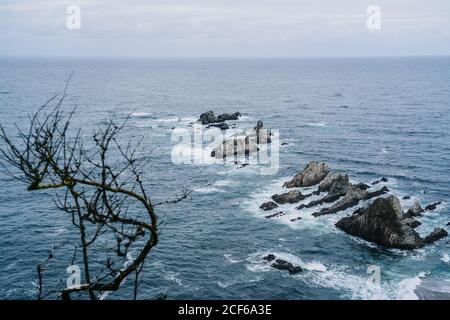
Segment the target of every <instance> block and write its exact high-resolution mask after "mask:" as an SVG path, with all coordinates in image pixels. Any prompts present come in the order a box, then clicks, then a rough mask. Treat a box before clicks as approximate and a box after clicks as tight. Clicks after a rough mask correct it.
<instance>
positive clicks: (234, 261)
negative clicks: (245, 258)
mask: <svg viewBox="0 0 450 320" xmlns="http://www.w3.org/2000/svg"><path fill="white" fill-rule="evenodd" d="M223 256H224V257H225V259H226V260H227V261H228V262H229V263H232V264H234V263H238V262H242V260H236V259H234V258H233V255H232V254H231V253H226V254H224V255H223Z"/></svg>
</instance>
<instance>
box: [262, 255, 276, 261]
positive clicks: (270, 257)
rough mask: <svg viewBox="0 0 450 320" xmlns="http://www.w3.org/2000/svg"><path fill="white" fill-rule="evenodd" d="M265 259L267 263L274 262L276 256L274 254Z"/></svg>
mask: <svg viewBox="0 0 450 320" xmlns="http://www.w3.org/2000/svg"><path fill="white" fill-rule="evenodd" d="M263 259H264V260H266V261H273V260H275V256H274V255H273V254H268V255H267V256H265V257H264V258H263Z"/></svg>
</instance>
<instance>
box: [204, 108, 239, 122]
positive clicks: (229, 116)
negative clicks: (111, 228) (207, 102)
mask: <svg viewBox="0 0 450 320" xmlns="http://www.w3.org/2000/svg"><path fill="white" fill-rule="evenodd" d="M240 116H241V114H240V113H239V112H235V113H224V114H221V115H219V116H217V117H216V116H215V115H214V112H213V111H208V112H205V113H202V114H201V115H200V119H199V121H200V122H201V123H202V124H204V125H206V124H212V123H221V122H225V121H228V120H238V119H239V117H240Z"/></svg>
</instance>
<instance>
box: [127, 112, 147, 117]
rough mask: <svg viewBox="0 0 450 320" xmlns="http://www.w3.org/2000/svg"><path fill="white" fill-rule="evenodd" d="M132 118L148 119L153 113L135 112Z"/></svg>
mask: <svg viewBox="0 0 450 320" xmlns="http://www.w3.org/2000/svg"><path fill="white" fill-rule="evenodd" d="M131 116H132V117H136V118H147V117H151V116H152V113H150V112H133V113H131Z"/></svg>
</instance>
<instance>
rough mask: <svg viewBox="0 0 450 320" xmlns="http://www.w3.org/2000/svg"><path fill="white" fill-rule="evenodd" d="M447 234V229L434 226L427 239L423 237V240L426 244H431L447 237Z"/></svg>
mask: <svg viewBox="0 0 450 320" xmlns="http://www.w3.org/2000/svg"><path fill="white" fill-rule="evenodd" d="M446 236H448V233H447V231H445V230H444V229H442V228H434V230H433V232H431V233H430V234H429V235H428V236H426V237H425V239H423V242H424V243H425V244H430V243H433V242H435V241H438V240H440V239H442V238H445V237H446Z"/></svg>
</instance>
